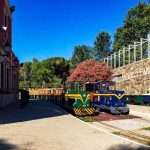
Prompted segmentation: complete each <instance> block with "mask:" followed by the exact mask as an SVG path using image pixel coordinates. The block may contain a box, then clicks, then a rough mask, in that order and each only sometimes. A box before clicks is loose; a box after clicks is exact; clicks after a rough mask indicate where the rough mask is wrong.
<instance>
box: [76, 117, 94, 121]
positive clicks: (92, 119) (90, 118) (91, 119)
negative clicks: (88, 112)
mask: <svg viewBox="0 0 150 150" xmlns="http://www.w3.org/2000/svg"><path fill="white" fill-rule="evenodd" d="M79 119H81V120H82V121H85V122H94V121H96V119H95V117H93V116H86V117H79Z"/></svg>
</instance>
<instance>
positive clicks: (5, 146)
mask: <svg viewBox="0 0 150 150" xmlns="http://www.w3.org/2000/svg"><path fill="white" fill-rule="evenodd" d="M84 149H85V150H148V148H145V147H143V146H140V145H137V144H135V143H132V142H131V141H128V140H125V139H124V138H121V137H119V136H115V135H112V134H107V133H105V132H103V130H97V129H96V128H92V127H91V126H89V125H88V124H86V123H84V122H82V121H80V120H79V119H77V118H75V117H73V116H72V115H70V114H68V113H67V112H65V111H64V110H62V109H61V108H59V107H58V106H55V105H53V104H51V103H49V102H42V101H37V102H34V101H32V102H30V104H29V105H28V106H27V107H26V108H24V109H19V107H18V106H14V107H11V108H7V109H5V110H0V150H84Z"/></svg>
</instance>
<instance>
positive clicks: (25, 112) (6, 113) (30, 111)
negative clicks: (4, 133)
mask: <svg viewBox="0 0 150 150" xmlns="http://www.w3.org/2000/svg"><path fill="white" fill-rule="evenodd" d="M67 114H68V113H67V112H66V111H64V110H63V109H61V108H60V107H58V106H56V105H54V104H52V103H50V102H49V101H42V100H38V101H30V102H29V104H28V105H27V106H26V107H24V108H22V109H21V108H19V105H13V106H9V107H7V108H5V109H2V110H0V124H8V123H15V122H24V121H30V120H36V119H42V118H49V117H57V116H61V115H67Z"/></svg>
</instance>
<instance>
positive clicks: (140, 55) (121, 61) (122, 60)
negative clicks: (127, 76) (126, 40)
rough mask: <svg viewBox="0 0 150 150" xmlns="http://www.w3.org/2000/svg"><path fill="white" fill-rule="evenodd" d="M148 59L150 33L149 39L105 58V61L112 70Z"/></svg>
mask: <svg viewBox="0 0 150 150" xmlns="http://www.w3.org/2000/svg"><path fill="white" fill-rule="evenodd" d="M146 58H150V33H149V34H148V36H147V39H144V38H141V39H140V41H138V42H134V43H133V44H131V45H129V46H128V47H124V48H123V49H122V50H119V51H118V52H114V53H113V54H111V55H110V56H107V57H105V58H104V59H103V61H104V62H105V63H106V64H107V65H108V66H110V67H111V68H117V67H122V66H125V65H127V64H131V63H134V62H136V61H139V60H143V59H146Z"/></svg>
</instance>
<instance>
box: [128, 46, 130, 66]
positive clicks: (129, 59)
mask: <svg viewBox="0 0 150 150" xmlns="http://www.w3.org/2000/svg"><path fill="white" fill-rule="evenodd" d="M128 52H129V53H128V64H130V63H131V46H130V45H129V47H128Z"/></svg>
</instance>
